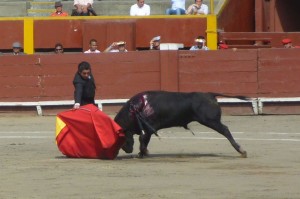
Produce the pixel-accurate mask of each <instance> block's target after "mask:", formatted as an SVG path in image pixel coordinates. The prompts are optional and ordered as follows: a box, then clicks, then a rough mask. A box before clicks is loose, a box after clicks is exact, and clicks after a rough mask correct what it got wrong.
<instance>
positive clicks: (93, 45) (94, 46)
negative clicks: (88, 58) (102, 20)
mask: <svg viewBox="0 0 300 199" xmlns="http://www.w3.org/2000/svg"><path fill="white" fill-rule="evenodd" d="M89 46H90V49H88V50H87V51H84V53H100V50H98V49H97V48H98V42H97V40H96V39H91V40H90V43H89Z"/></svg>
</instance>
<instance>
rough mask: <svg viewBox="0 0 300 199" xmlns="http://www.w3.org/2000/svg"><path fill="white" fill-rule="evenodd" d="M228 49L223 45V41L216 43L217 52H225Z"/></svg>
mask: <svg viewBox="0 0 300 199" xmlns="http://www.w3.org/2000/svg"><path fill="white" fill-rule="evenodd" d="M228 48H229V46H228V45H227V44H225V43H224V42H223V41H219V42H218V49H219V50H226V49H228Z"/></svg>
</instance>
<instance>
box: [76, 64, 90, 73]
mask: <svg viewBox="0 0 300 199" xmlns="http://www.w3.org/2000/svg"><path fill="white" fill-rule="evenodd" d="M83 70H92V69H91V65H90V63H89V62H87V61H83V62H80V63H79V64H78V73H81V72H82V71H83Z"/></svg>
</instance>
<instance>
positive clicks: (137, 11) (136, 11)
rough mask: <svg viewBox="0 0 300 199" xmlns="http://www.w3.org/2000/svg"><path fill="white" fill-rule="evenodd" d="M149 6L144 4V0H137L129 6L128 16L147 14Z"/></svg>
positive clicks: (148, 13)
mask: <svg viewBox="0 0 300 199" xmlns="http://www.w3.org/2000/svg"><path fill="white" fill-rule="evenodd" d="M148 15H150V6H149V5H147V4H145V0H137V3H136V4H134V5H132V6H131V7H130V16H148Z"/></svg>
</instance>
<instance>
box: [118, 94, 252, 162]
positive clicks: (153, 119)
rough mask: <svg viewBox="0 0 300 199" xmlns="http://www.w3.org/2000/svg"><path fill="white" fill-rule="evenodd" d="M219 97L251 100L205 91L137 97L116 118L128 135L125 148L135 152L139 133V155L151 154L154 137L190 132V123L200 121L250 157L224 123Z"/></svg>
mask: <svg viewBox="0 0 300 199" xmlns="http://www.w3.org/2000/svg"><path fill="white" fill-rule="evenodd" d="M216 96H222V97H231V98H238V99H243V100H247V98H246V97H243V96H228V95H223V94H219V93H201V92H193V93H178V92H166V91H146V92H143V93H139V94H137V95H135V96H133V97H132V98H131V99H130V100H128V102H127V103H126V104H125V105H124V106H123V107H122V109H121V110H120V111H119V113H118V114H117V115H116V117H115V121H116V122H117V123H118V124H119V125H120V126H121V127H122V128H123V130H124V132H125V135H126V142H125V144H124V146H123V147H122V149H123V150H124V151H125V152H126V153H132V151H133V145H134V139H133V135H134V134H138V135H139V141H140V153H139V155H140V157H143V156H144V155H148V150H147V146H148V144H149V141H150V139H151V135H152V134H156V132H157V131H158V130H160V129H163V128H169V127H184V128H185V129H188V126H187V125H188V124H189V123H190V122H193V121H197V122H199V123H200V124H202V125H204V126H207V127H209V128H211V129H213V130H215V131H217V132H218V133H220V134H222V135H223V136H225V137H226V138H227V139H228V140H229V142H230V143H231V145H232V146H233V147H234V148H235V150H237V151H238V152H239V153H240V154H241V155H242V157H247V152H246V151H244V150H243V149H242V147H241V146H240V145H239V144H238V143H237V142H236V141H235V140H234V138H233V137H232V135H231V133H230V131H229V129H228V128H227V126H225V125H224V124H222V123H221V108H220V106H219V104H218V102H217V100H216Z"/></svg>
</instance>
